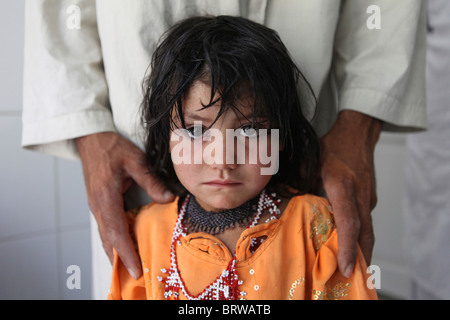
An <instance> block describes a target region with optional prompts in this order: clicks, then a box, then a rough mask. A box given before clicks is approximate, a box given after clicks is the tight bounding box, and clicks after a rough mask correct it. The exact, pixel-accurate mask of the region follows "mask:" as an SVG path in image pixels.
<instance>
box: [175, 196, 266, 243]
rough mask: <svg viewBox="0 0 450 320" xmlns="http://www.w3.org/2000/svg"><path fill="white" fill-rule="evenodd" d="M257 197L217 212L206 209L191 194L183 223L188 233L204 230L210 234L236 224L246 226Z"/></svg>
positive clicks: (218, 232)
mask: <svg viewBox="0 0 450 320" xmlns="http://www.w3.org/2000/svg"><path fill="white" fill-rule="evenodd" d="M257 204H258V197H256V198H254V199H252V200H249V201H247V202H245V203H244V204H242V205H241V206H239V207H237V208H233V209H226V210H222V211H218V212H214V211H206V210H205V209H203V208H202V207H201V206H200V205H199V204H198V203H197V201H196V200H195V197H193V196H191V197H190V199H189V203H188V205H187V208H186V216H185V218H184V221H183V224H184V225H185V227H187V229H188V231H189V233H192V232H206V233H209V234H211V235H215V234H220V233H222V232H224V231H225V230H227V229H230V228H235V227H237V226H242V227H245V226H247V225H248V224H249V223H250V221H251V218H252V217H253V214H254V213H255V212H256V209H257Z"/></svg>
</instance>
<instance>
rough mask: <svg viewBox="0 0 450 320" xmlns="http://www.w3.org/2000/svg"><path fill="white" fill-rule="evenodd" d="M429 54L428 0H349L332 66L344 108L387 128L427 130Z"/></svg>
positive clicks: (339, 27)
mask: <svg viewBox="0 0 450 320" xmlns="http://www.w3.org/2000/svg"><path fill="white" fill-rule="evenodd" d="M374 5H375V6H374ZM378 9H379V15H378V13H377V12H378ZM378 28H379V29H378ZM425 58H426V11H425V6H424V2H423V1H421V0H395V1H392V0H344V1H343V2H342V7H341V15H340V20H339V23H338V27H337V33H336V39H335V52H334V68H333V72H334V75H335V79H336V84H337V90H338V95H339V96H338V103H339V107H338V108H339V111H341V110H345V109H350V110H355V111H359V112H362V113H365V114H368V115H370V116H372V117H375V118H378V119H381V120H383V121H384V128H383V129H384V130H393V131H402V130H408V131H409V130H419V129H424V128H426V123H427V117H426V82H425V80H426V79H425V66H426V62H425Z"/></svg>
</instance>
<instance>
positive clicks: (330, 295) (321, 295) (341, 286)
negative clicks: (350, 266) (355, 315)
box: [313, 282, 351, 300]
mask: <svg viewBox="0 0 450 320" xmlns="http://www.w3.org/2000/svg"><path fill="white" fill-rule="evenodd" d="M350 286H351V284H350V283H348V282H347V283H342V282H338V283H337V284H336V285H335V286H333V287H332V288H327V290H313V300H342V299H343V298H344V297H346V296H348V293H349V292H350Z"/></svg>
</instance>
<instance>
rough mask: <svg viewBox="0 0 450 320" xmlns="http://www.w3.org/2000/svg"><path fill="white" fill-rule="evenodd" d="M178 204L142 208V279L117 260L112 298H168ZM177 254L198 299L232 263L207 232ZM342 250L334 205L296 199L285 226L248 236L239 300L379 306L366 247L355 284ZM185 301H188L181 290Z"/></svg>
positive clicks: (138, 232) (187, 240)
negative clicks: (341, 263)
mask: <svg viewBox="0 0 450 320" xmlns="http://www.w3.org/2000/svg"><path fill="white" fill-rule="evenodd" d="M177 200H178V199H177ZM177 200H176V201H174V202H172V203H169V204H157V203H152V204H149V205H147V206H144V207H142V208H141V209H140V211H139V214H138V215H137V216H136V220H135V224H134V225H135V228H134V232H135V237H136V240H137V246H138V250H139V254H140V257H141V259H142V269H143V275H142V276H141V277H140V278H139V279H137V280H134V279H133V278H132V277H130V276H129V274H128V271H127V270H126V268H125V267H124V266H123V264H122V263H121V261H120V259H117V256H116V259H115V262H114V265H113V275H112V283H111V288H110V291H109V293H108V299H126V300H128V299H157V300H162V299H165V295H164V293H165V285H164V282H163V281H162V280H163V279H165V278H166V277H167V270H168V269H169V268H170V266H171V260H170V247H171V241H172V233H173V229H174V226H175V223H176V220H177V218H178V212H177V211H178V205H177V203H178V201H177ZM260 237H264V239H265V240H264V241H263V242H262V244H261V245H260V246H259V247H258V248H257V249H256V250H255V251H254V252H252V251H251V250H250V245H251V242H252V239H254V238H260ZM175 247H176V249H175V250H176V255H177V261H178V269H179V270H180V274H181V276H182V278H183V281H184V283H185V287H186V290H187V292H188V293H189V294H190V295H192V296H195V295H197V294H198V293H200V292H202V291H203V289H205V288H206V287H207V286H208V285H209V284H211V283H212V282H214V280H215V279H216V278H217V277H218V276H219V275H220V274H221V273H222V271H223V270H224V269H226V268H227V265H228V264H229V262H230V260H232V258H233V255H232V253H231V252H230V251H229V250H228V248H227V247H226V246H225V245H224V244H223V243H222V242H221V241H220V240H219V239H217V238H216V237H214V236H212V235H209V234H206V233H201V232H199V233H193V234H188V235H187V236H185V237H182V238H181V240H180V241H179V243H177V244H176V246H175ZM337 250H338V248H337V233H336V229H335V225H334V219H333V214H332V210H331V207H330V204H329V202H328V201H327V200H326V199H324V198H320V197H316V196H312V195H304V196H296V197H293V198H292V199H291V200H290V201H289V203H288V205H287V207H286V208H285V210H284V212H283V213H282V215H281V216H280V218H279V219H275V220H270V221H268V222H265V223H262V224H258V225H256V226H254V227H251V228H248V229H246V230H245V231H244V232H243V233H242V234H241V236H240V238H239V240H238V242H237V245H236V252H235V253H236V266H235V269H236V274H237V275H238V278H239V280H240V282H239V286H238V291H239V298H242V299H247V300H260V299H261V300H284V299H295V300H297V299H300V300H311V299H313V300H323V299H377V294H376V291H375V289H371V288H369V287H368V285H367V283H368V281H369V282H370V281H371V280H370V279H369V278H370V274H369V273H368V272H367V266H366V263H365V260H364V257H363V255H362V253H361V251H360V250H359V248H358V254H357V258H356V265H355V268H354V272H353V274H352V276H351V277H350V278H345V277H344V276H342V275H341V273H340V272H339V270H338V264H337ZM372 287H373V286H372ZM170 298H173V296H172V297H170ZM178 298H179V299H186V296H185V295H184V294H183V292H181V290H180V292H179V296H178Z"/></svg>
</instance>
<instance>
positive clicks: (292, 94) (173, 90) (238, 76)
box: [141, 16, 319, 195]
mask: <svg viewBox="0 0 450 320" xmlns="http://www.w3.org/2000/svg"><path fill="white" fill-rule="evenodd" d="M150 67H151V74H150V76H149V77H148V79H147V81H146V82H145V87H144V90H145V98H144V101H143V103H142V108H141V115H142V120H143V125H144V128H145V131H144V135H145V153H146V161H147V165H148V170H149V173H151V174H154V175H156V176H157V177H159V178H160V179H161V181H164V182H165V183H166V184H167V187H168V188H169V189H170V190H171V191H172V192H174V193H175V194H177V195H182V194H183V193H184V192H185V191H186V190H185V189H184V188H183V186H182V185H181V183H180V182H179V181H178V178H177V176H176V174H175V171H174V168H173V164H172V161H171V156H170V153H169V142H170V132H171V130H173V128H174V125H175V123H174V121H173V119H172V117H173V116H175V117H178V118H177V119H178V120H179V122H180V123H181V124H182V127H183V128H185V127H184V119H183V117H182V115H183V112H182V108H183V106H182V98H183V97H184V95H185V94H187V92H188V90H189V89H190V87H191V85H192V83H193V82H194V81H197V80H200V81H203V82H205V81H207V82H208V84H209V85H210V86H211V100H210V102H209V104H207V105H205V106H204V108H207V107H209V106H211V105H213V104H214V103H215V102H216V101H217V99H216V100H215V101H214V100H213V99H214V97H217V96H219V99H220V101H221V107H220V110H219V112H218V114H217V118H219V117H220V116H221V115H222V114H223V113H224V112H226V110H227V109H229V108H236V107H235V105H236V102H238V101H239V99H242V96H243V94H248V92H246V91H245V90H244V89H243V88H248V89H250V90H247V91H250V92H249V93H250V95H251V97H250V98H251V99H249V101H252V102H253V103H254V106H253V107H254V108H253V119H257V118H259V117H264V118H266V119H267V120H268V121H269V124H270V128H276V129H279V136H280V145H281V146H283V149H282V151H280V158H279V170H278V172H277V173H276V174H275V175H274V176H273V177H272V178H271V180H270V182H269V185H268V187H269V188H273V189H274V190H276V191H278V192H281V191H283V190H284V191H286V190H287V189H286V188H285V189H281V188H282V187H284V186H288V187H290V188H293V189H295V190H297V191H298V192H299V193H307V192H311V188H312V184H313V181H314V179H315V177H316V173H317V169H318V163H319V143H318V138H317V136H316V133H315V131H314V129H313V128H312V126H311V124H310V123H309V122H308V120H307V119H306V118H305V116H304V114H303V111H306V110H307V108H308V107H310V106H308V105H309V104H313V107H315V104H316V98H315V96H314V93H313V91H312V89H311V87H310V85H309V83H308V82H307V80H306V79H305V78H304V76H303V75H302V73H301V72H300V70H299V69H298V68H297V66H296V65H295V63H294V62H293V61H292V59H291V58H290V55H289V53H288V50H287V49H286V47H285V46H284V45H283V43H282V41H281V39H280V38H279V36H278V34H277V33H276V32H275V31H273V30H271V29H269V28H267V27H265V26H263V25H261V24H258V23H256V22H253V21H250V20H247V19H244V18H240V17H231V16H217V17H210V16H206V17H205V16H203V17H193V18H188V19H186V20H183V21H181V22H179V23H177V24H176V25H174V26H173V27H172V28H170V29H169V30H168V32H167V33H166V34H165V35H164V37H163V38H162V42H161V43H160V44H159V46H158V47H157V49H156V51H155V52H154V54H153V57H152V62H151V65H150ZM217 118H216V120H217ZM291 195H292V194H291Z"/></svg>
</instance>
